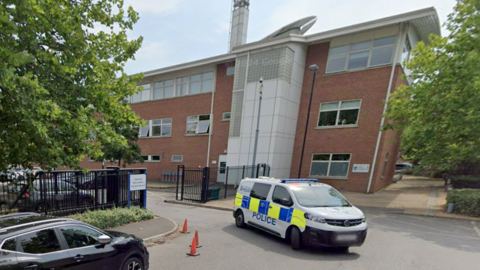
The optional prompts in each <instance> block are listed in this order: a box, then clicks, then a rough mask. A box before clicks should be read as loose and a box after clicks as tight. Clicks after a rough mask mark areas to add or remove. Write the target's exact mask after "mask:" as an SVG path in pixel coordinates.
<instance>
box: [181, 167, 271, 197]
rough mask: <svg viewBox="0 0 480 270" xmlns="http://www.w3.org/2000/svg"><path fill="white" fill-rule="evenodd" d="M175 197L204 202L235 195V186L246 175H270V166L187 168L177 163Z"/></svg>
mask: <svg viewBox="0 0 480 270" xmlns="http://www.w3.org/2000/svg"><path fill="white" fill-rule="evenodd" d="M176 175H177V186H176V190H175V192H176V199H177V200H180V201H183V200H190V201H199V202H202V203H205V202H207V201H209V200H210V199H218V198H219V197H220V194H223V197H224V198H227V197H228V196H235V193H236V187H237V186H238V184H239V183H240V181H241V180H242V179H244V178H246V177H260V176H269V175H270V166H269V165H267V164H258V165H256V166H252V165H250V166H247V165H246V166H235V167H224V168H209V167H205V168H188V167H185V166H184V165H179V166H178V169H177V173H176Z"/></svg>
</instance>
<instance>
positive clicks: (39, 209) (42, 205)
mask: <svg viewBox="0 0 480 270" xmlns="http://www.w3.org/2000/svg"><path fill="white" fill-rule="evenodd" d="M36 210H37V212H40V213H44V212H45V210H48V204H46V203H44V202H39V203H38V204H37V207H36Z"/></svg>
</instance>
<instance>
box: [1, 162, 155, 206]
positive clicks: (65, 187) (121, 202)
mask: <svg viewBox="0 0 480 270" xmlns="http://www.w3.org/2000/svg"><path fill="white" fill-rule="evenodd" d="M145 172H146V170H145V169H122V170H119V169H109V170H95V171H90V172H82V171H53V172H40V173H38V174H37V175H36V176H35V178H34V179H32V180H30V181H28V180H26V179H16V180H14V181H12V180H9V181H3V182H1V185H0V187H1V188H2V189H0V205H1V206H2V207H1V208H0V211H1V213H0V214H6V213H12V212H38V213H42V214H45V215H67V214H70V213H76V212H83V211H86V210H95V209H105V208H111V207H114V206H115V207H126V206H127V205H128V177H129V174H145ZM29 183H31V185H30V184H29ZM145 192H146V191H132V192H131V193H130V205H138V206H144V205H143V204H144V202H143V196H144V194H145Z"/></svg>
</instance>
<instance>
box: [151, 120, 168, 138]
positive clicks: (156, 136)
mask: <svg viewBox="0 0 480 270" xmlns="http://www.w3.org/2000/svg"><path fill="white" fill-rule="evenodd" d="M165 120H170V123H164V122H167V121H165ZM153 121H161V123H160V124H154V123H153ZM172 123H173V120H172V118H162V119H153V120H150V136H149V137H154V138H159V137H172ZM154 126H160V135H155V136H154V135H153V127H154ZM165 126H170V134H168V135H162V130H163V127H165Z"/></svg>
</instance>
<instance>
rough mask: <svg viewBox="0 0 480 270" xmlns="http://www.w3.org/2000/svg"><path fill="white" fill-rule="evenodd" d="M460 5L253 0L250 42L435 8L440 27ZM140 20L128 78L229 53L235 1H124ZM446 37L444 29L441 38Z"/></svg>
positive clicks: (428, 0)
mask: <svg viewBox="0 0 480 270" xmlns="http://www.w3.org/2000/svg"><path fill="white" fill-rule="evenodd" d="M455 3H456V1H455V0H401V1H391V0H388V1H387V0H250V17H249V25H248V34H247V43H249V42H254V41H258V40H260V39H262V38H264V37H266V36H268V35H269V34H271V33H273V32H274V31H276V30H277V29H279V28H281V27H283V26H285V25H287V24H289V23H291V22H293V21H296V20H298V19H301V18H303V17H307V16H312V15H314V16H317V22H316V23H315V25H314V26H313V27H312V28H311V29H310V30H309V31H308V32H307V33H306V35H310V34H314V33H319V32H323V31H327V30H331V29H336V28H341V27H345V26H349V25H353V24H358V23H362V22H367V21H370V20H375V19H380V18H384V17H389V16H393V15H397V14H401V13H405V12H410V11H414V10H418V9H422V8H427V7H434V8H435V9H436V10H437V12H438V15H439V18H440V23H441V24H442V25H443V23H444V22H445V21H446V19H447V16H448V14H450V13H451V12H452V11H453V7H454V6H455ZM125 5H130V6H132V7H133V8H134V10H136V11H137V12H138V13H139V15H140V20H139V21H138V22H137V24H135V25H134V28H133V31H131V32H129V33H128V36H129V38H137V37H139V36H143V44H142V47H141V49H140V50H139V51H137V53H136V55H135V60H130V61H129V62H127V64H126V66H125V72H126V73H127V74H135V73H139V72H146V71H150V70H155V69H158V68H163V67H168V66H172V65H177V64H182V63H186V62H190V61H195V60H200V59H203V58H208V57H212V56H216V55H221V54H225V53H227V52H228V41H229V30H230V17H231V9H232V0H125ZM444 33H445V30H444V28H442V34H444Z"/></svg>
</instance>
